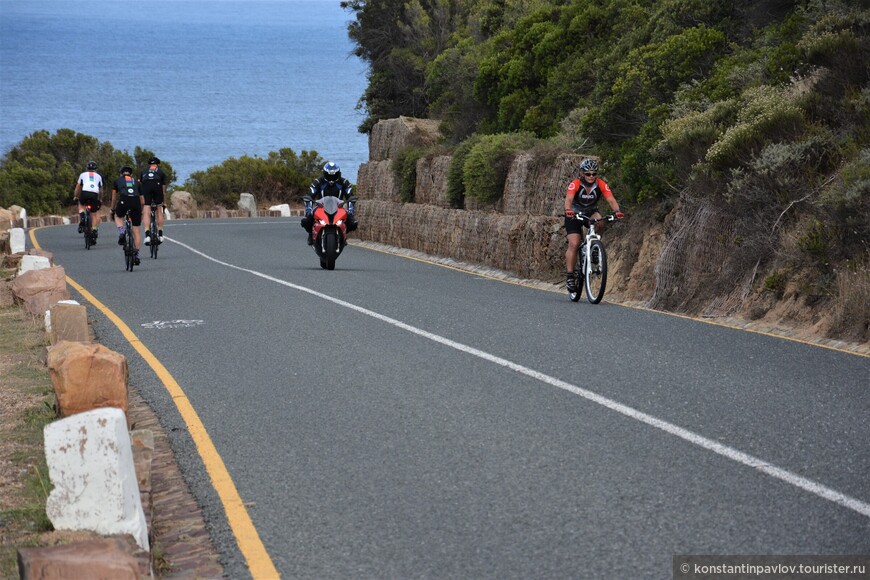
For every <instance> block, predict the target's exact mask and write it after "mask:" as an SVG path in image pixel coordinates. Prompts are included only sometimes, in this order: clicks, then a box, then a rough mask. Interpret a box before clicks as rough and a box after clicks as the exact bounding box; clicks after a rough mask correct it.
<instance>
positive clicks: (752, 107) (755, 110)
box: [705, 85, 803, 167]
mask: <svg viewBox="0 0 870 580" xmlns="http://www.w3.org/2000/svg"><path fill="white" fill-rule="evenodd" d="M802 124H803V113H802V111H801V109H800V108H799V107H798V106H797V105H796V104H794V103H793V102H792V100H791V99H790V98H789V97H788V95H786V93H785V91H784V90H783V89H780V88H777V87H772V86H767V85H765V86H760V87H756V88H752V89H749V90H747V91H745V92H744V94H743V106H742V108H741V109H740V110H739V111H738V113H737V122H736V123H735V124H734V125H732V126H730V127H728V128H727V129H726V130H725V132H724V134H723V135H722V137H721V138H720V139H719V140H717V141H716V142H715V143H714V144H713V145H712V146H711V147H710V149H708V150H707V154H706V156H705V159H706V161H707V162H709V163H711V164H712V165H714V166H717V167H728V166H732V165H741V164H744V163H745V162H746V160H747V159H749V158H750V156H751V153H752V152H753V151H755V150H757V149H758V148H759V147H760V146H761V145H762V144H763V143H765V142H769V141H772V140H777V139H782V138H786V137H788V136H790V135H792V134H794V133H796V132H797V131H798V129H799V128H801V126H802Z"/></svg>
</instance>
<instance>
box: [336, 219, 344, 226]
mask: <svg viewBox="0 0 870 580" xmlns="http://www.w3.org/2000/svg"><path fill="white" fill-rule="evenodd" d="M343 222H344V220H338V221H337V222H335V225H337V226H340V225H341V224H342V223H343Z"/></svg>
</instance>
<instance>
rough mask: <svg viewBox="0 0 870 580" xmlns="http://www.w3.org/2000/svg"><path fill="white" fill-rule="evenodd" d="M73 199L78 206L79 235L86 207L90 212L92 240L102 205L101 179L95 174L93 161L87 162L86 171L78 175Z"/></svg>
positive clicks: (83, 225) (98, 223)
mask: <svg viewBox="0 0 870 580" xmlns="http://www.w3.org/2000/svg"><path fill="white" fill-rule="evenodd" d="M73 197H74V198H75V200H76V201H77V202H78V204H79V233H82V232H83V231H84V227H85V206H86V205H87V206H88V207H90V210H91V220H92V225H93V227H94V238H96V237H97V228H98V227H99V225H100V206H102V205H103V178H102V176H101V175H100V174H99V173H97V164H96V163H95V162H94V161H88V166H87V168H86V170H85V171H84V172H82V174H81V175H79V179H78V181H76V189H75V193H73Z"/></svg>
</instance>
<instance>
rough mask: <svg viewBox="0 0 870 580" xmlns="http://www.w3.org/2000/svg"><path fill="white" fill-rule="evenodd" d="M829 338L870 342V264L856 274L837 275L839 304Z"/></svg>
mask: <svg viewBox="0 0 870 580" xmlns="http://www.w3.org/2000/svg"><path fill="white" fill-rule="evenodd" d="M868 261H870V260H868ZM828 334H829V336H836V337H838V338H841V337H842V338H848V339H851V340H857V341H858V342H865V341H868V340H870V267H868V265H867V262H865V263H863V264H860V265H859V266H858V267H856V268H855V269H854V270H852V269H848V270H840V271H839V272H838V273H837V300H836V302H835V304H834V309H833V312H832V313H831V328H830V330H829V332H828Z"/></svg>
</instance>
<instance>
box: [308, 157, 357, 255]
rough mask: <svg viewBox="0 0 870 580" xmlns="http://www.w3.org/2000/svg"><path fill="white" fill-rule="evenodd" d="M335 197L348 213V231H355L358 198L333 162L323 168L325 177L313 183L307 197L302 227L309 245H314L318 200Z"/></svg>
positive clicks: (320, 177) (322, 176)
mask: <svg viewBox="0 0 870 580" xmlns="http://www.w3.org/2000/svg"><path fill="white" fill-rule="evenodd" d="M330 195H333V196H335V197H337V198H339V199H341V200H342V201H344V209H345V210H346V211H347V231H348V232H352V231H354V230H355V229H356V228H357V226H358V225H359V224H358V222H357V221H356V215H355V210H356V208H355V207H354V205H355V204H356V197H355V196H354V195H353V186H352V185H351V183H350V181H348V180H347V179H346V178H344V177H342V176H341V168H340V167H339V166H338V165H337V164H336V163H333V162H332V161H329V162H328V163H327V164H326V165H324V166H323V175H321V176H319V177H318V178H317V179H315V180H314V181H313V182H312V183H311V193H310V195H306V196H305V198H304V200H305V217H303V218H302V222H301V225H302V227H303V228H304V229H305V231H306V232H308V245H309V246H311V245H313V244H314V238H313V237H312V233H311V232H312V229H313V228H314V208H315V206H316V204H317V200H319V199H323V198H324V197H327V196H330Z"/></svg>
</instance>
